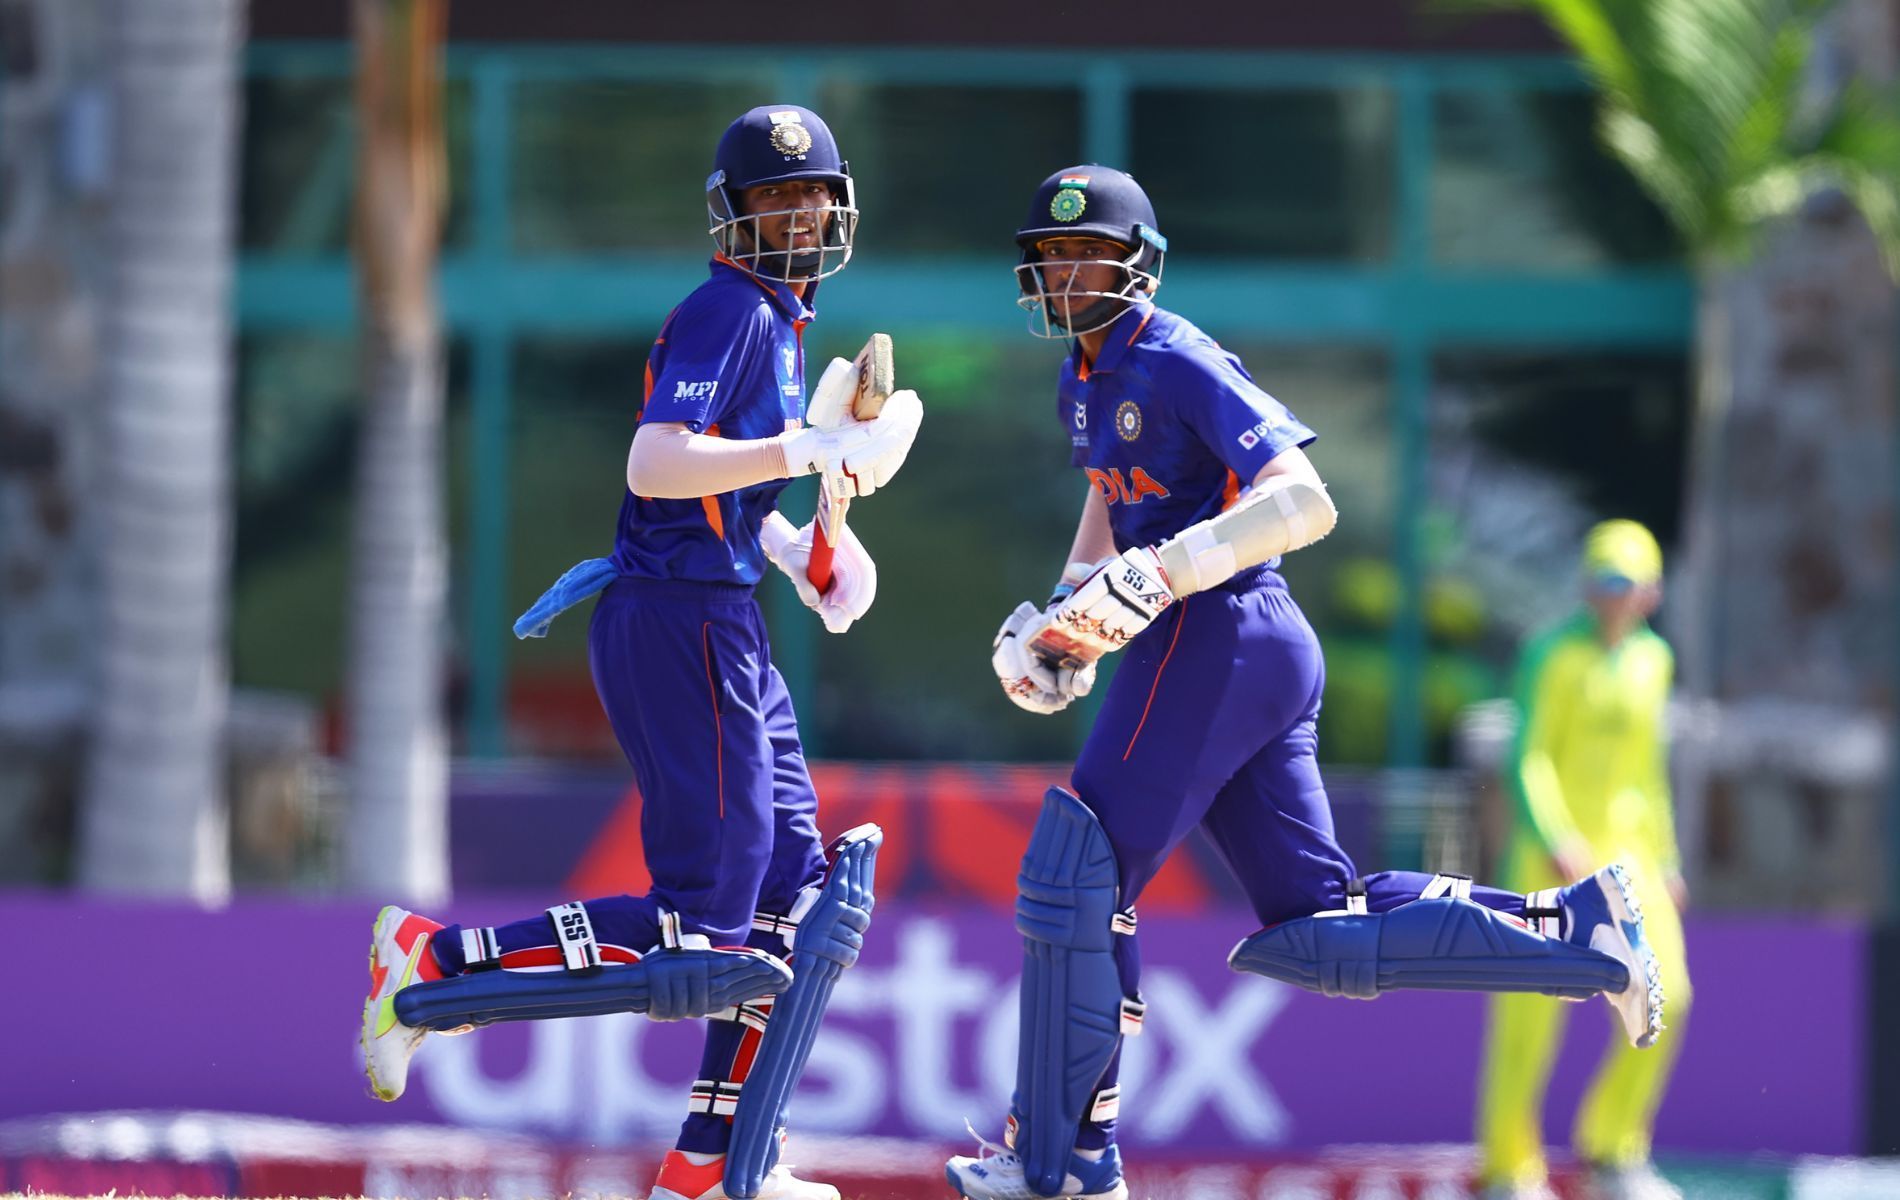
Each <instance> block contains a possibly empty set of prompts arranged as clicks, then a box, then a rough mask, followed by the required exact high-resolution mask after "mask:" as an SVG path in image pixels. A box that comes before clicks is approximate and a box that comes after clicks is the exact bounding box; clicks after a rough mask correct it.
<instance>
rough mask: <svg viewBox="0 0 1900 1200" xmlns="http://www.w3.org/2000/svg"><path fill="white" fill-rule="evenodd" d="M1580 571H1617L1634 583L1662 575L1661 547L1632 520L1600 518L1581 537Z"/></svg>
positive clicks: (1594, 572) (1651, 579) (1647, 531)
mask: <svg viewBox="0 0 1900 1200" xmlns="http://www.w3.org/2000/svg"><path fill="white" fill-rule="evenodd" d="M1583 573H1584V574H1585V575H1589V576H1597V575H1620V576H1622V577H1623V578H1624V579H1627V580H1629V581H1630V582H1631V583H1635V584H1638V585H1641V584H1650V583H1655V582H1656V581H1657V580H1659V579H1661V578H1662V547H1661V546H1658V545H1657V544H1656V538H1655V535H1654V534H1652V533H1650V532H1649V530H1647V529H1645V528H1643V527H1642V526H1641V525H1638V524H1637V523H1636V522H1634V521H1622V520H1617V521H1604V522H1603V523H1602V524H1600V525H1597V526H1596V527H1595V528H1593V529H1592V530H1590V533H1589V536H1588V537H1586V538H1584V540H1583Z"/></svg>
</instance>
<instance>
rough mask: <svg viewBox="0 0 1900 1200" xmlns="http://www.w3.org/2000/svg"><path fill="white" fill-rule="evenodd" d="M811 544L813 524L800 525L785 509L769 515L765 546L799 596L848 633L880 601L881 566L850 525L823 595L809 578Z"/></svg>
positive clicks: (762, 537)
mask: <svg viewBox="0 0 1900 1200" xmlns="http://www.w3.org/2000/svg"><path fill="white" fill-rule="evenodd" d="M811 545H812V527H811V524H810V523H809V522H807V523H806V524H805V525H803V526H801V527H799V528H797V529H794V528H792V523H791V522H790V521H789V520H787V519H786V518H785V514H784V513H780V512H773V513H768V514H767V515H766V518H765V524H764V525H762V526H760V528H759V547H760V548H761V549H763V550H764V551H765V556H766V557H767V558H769V559H771V560H772V565H773V566H775V567H777V568H778V569H779V570H781V571H783V572H785V575H786V577H787V578H789V579H790V580H791V581H792V586H793V587H794V588H797V589H798V598H799V600H801V601H803V602H804V605H805V607H806V608H809V609H811V610H812V611H813V612H815V613H817V614H818V616H819V619H820V620H822V621H823V622H824V623H825V628H826V629H828V630H830V631H831V632H832V633H843V632H844V631H845V630H847V629H849V628H851V625H852V622H854V621H856V620H857V619H858V618H859V617H862V616H863V615H864V614H865V613H867V612H869V611H870V609H871V602H872V601H873V600H875V599H877V564H876V563H874V562H872V561H871V555H870V552H869V551H867V550H865V548H864V543H863V542H860V541H859V540H858V535H857V533H856V532H855V531H853V530H852V528H851V527H850V526H849V525H846V526H845V529H844V541H842V542H840V543H839V544H838V546H837V547H836V548H835V549H834V551H833V556H832V559H831V586H830V587H828V588H826V589H825V591H824V593H823V594H822V595H821V594H820V593H819V591H818V589H817V588H815V587H813V586H812V582H811V579H810V578H809V577H808V576H809V570H810V567H811Z"/></svg>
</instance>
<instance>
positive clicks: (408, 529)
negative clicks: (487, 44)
mask: <svg viewBox="0 0 1900 1200" xmlns="http://www.w3.org/2000/svg"><path fill="white" fill-rule="evenodd" d="M354 11H355V27H356V44H357V79H356V99H357V115H358V127H359V130H360V134H361V142H360V151H359V153H360V157H359V160H358V161H359V169H358V179H357V193H356V261H357V277H358V281H359V286H360V289H361V298H362V304H361V307H362V314H363V327H362V354H363V371H364V388H365V392H366V395H365V401H366V407H365V410H364V414H363V424H362V437H361V441H360V444H359V450H358V458H357V461H358V477H357V482H356V514H355V565H354V568H353V579H352V591H351V596H350V641H349V664H348V667H349V700H348V737H349V757H350V797H351V800H350V805H351V807H350V817H349V828H348V842H347V852H346V864H345V869H346V874H347V882H348V884H349V885H350V886H351V887H352V888H354V889H356V890H358V891H361V892H375V893H378V894H384V895H389V896H391V897H392V898H402V899H407V900H409V901H412V902H420V903H428V902H431V901H439V900H440V899H441V898H442V897H444V896H445V895H446V894H447V891H448V820H447V808H448V784H447V775H448V771H447V759H446V748H445V744H444V743H445V737H444V726H443V713H442V695H443V688H442V628H443V622H444V618H445V613H444V607H445V589H446V563H445V559H446V557H447V551H446V548H445V544H444V540H445V539H444V535H443V515H442V496H441V491H442V467H441V461H440V457H441V444H442V408H443V379H442V354H441V346H440V330H439V319H438V314H437V309H436V301H435V290H434V289H435V266H436V256H437V249H438V242H439V239H440V235H441V213H442V206H443V198H444V175H445V171H444V165H443V156H444V150H443V142H442V126H441V95H442V82H441V45H442V37H443V24H444V21H445V19H446V12H447V9H446V0H355V10H354Z"/></svg>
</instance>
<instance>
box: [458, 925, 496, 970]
mask: <svg viewBox="0 0 1900 1200" xmlns="http://www.w3.org/2000/svg"><path fill="white" fill-rule="evenodd" d="M500 961H501V943H500V942H499V941H498V940H497V939H496V937H495V927H494V926H493V925H483V926H480V927H479V928H474V929H464V930H462V965H463V966H464V967H466V968H467V969H469V970H471V971H472V970H474V969H475V968H477V967H485V966H488V965H489V964H491V963H498V962H500Z"/></svg>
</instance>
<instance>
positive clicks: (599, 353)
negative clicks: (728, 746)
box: [503, 331, 653, 758]
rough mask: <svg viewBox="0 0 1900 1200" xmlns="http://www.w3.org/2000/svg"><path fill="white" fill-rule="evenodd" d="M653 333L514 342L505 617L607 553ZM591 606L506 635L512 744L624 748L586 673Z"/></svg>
mask: <svg viewBox="0 0 1900 1200" xmlns="http://www.w3.org/2000/svg"><path fill="white" fill-rule="evenodd" d="M652 339H653V331H644V332H640V333H628V334H625V335H614V336H611V337H597V338H581V337H570V338H554V337H545V338H531V339H523V340H522V341H520V342H518V343H517V344H516V346H515V357H514V383H513V401H512V410H511V416H512V420H511V421H510V423H509V430H508V452H509V469H508V578H507V585H506V586H507V592H506V600H505V601H504V603H503V609H504V612H503V615H504V618H505V619H506V620H509V621H512V620H514V618H515V617H516V616H517V615H519V614H520V613H522V612H524V611H526V610H527V608H528V606H529V605H531V604H533V603H534V602H535V600H537V599H538V598H539V597H540V595H541V593H542V591H543V590H545V589H546V588H547V587H548V585H550V584H552V583H553V582H554V581H555V580H556V579H558V578H559V577H560V575H561V572H563V571H565V570H567V569H568V568H569V567H571V566H573V565H574V564H575V563H577V562H579V561H581V560H582V559H584V558H598V557H601V556H603V555H607V554H611V553H612V552H613V546H614V519H615V517H616V516H617V514H618V513H619V511H620V501H621V498H622V496H623V494H624V493H625V491H626V478H627V447H628V445H629V444H630V443H631V442H632V440H633V429H634V414H635V413H636V412H638V411H639V407H640V391H641V380H642V374H643V371H644V369H645V364H646V355H647V349H648V347H649V346H650V345H651V343H652ZM591 611H592V606H591V605H583V606H581V607H579V608H576V609H573V610H572V611H570V612H568V613H567V614H565V615H564V616H562V617H561V618H560V619H559V620H557V621H555V622H554V624H553V625H552V626H550V627H549V630H548V636H547V637H545V638H527V639H525V640H523V639H517V638H514V637H512V636H509V637H506V639H505V641H506V645H507V651H506V653H507V656H508V659H507V662H508V668H507V669H508V691H509V695H508V701H507V723H508V745H509V747H510V748H511V749H512V750H513V751H514V752H516V753H521V754H552V755H578V756H585V757H607V758H618V757H619V754H620V751H619V748H618V746H617V745H616V744H615V743H614V740H613V731H612V729H611V728H610V727H609V726H608V724H607V720H606V717H605V716H604V715H603V714H602V712H601V709H600V701H599V700H598V699H597V698H596V696H595V694H594V685H593V680H592V678H591V677H590V675H589V674H588V668H587V619H588V614H589V612H591Z"/></svg>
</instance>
